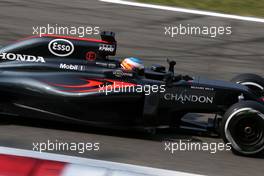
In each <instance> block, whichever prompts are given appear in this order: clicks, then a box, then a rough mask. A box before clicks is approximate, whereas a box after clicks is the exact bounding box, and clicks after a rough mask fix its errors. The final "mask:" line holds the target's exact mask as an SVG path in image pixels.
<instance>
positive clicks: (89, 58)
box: [86, 51, 96, 61]
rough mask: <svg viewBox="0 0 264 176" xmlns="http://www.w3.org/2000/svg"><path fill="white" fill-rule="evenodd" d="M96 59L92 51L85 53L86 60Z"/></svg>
mask: <svg viewBox="0 0 264 176" xmlns="http://www.w3.org/2000/svg"><path fill="white" fill-rule="evenodd" d="M95 59H96V53H95V52H93V51H89V52H87V53H86V60H88V61H94V60H95Z"/></svg>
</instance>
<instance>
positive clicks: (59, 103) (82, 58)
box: [0, 32, 264, 155]
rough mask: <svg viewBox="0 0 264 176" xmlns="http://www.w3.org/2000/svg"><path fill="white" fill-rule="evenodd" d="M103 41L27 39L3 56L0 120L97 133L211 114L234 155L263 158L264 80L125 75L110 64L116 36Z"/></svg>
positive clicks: (153, 70)
mask: <svg viewBox="0 0 264 176" xmlns="http://www.w3.org/2000/svg"><path fill="white" fill-rule="evenodd" d="M101 37H102V40H97V39H86V38H75V37H69V36H57V35H43V36H42V37H38V36H35V37H30V38H26V39H23V40H20V41H18V42H16V43H13V44H10V45H7V46H5V47H2V48H0V95H1V100H0V114H2V115H3V116H4V115H5V116H10V117H12V116H13V117H27V118H35V119H36V118H38V119H48V120H57V121H64V122H71V123H81V124H89V125H95V126H107V127H124V128H129V127H131V128H134V127H135V128H146V129H147V128H150V129H156V128H158V127H160V126H167V127H177V126H179V125H180V124H181V123H182V120H181V119H182V117H183V116H184V115H186V114H187V113H209V114H216V118H215V120H214V123H213V127H214V129H216V131H217V132H219V133H220V134H221V136H222V138H223V139H224V141H225V142H228V143H231V145H232V148H233V150H234V151H235V152H236V153H238V154H242V155H256V154H259V153H262V152H263V150H264V79H263V78H262V77H261V76H257V75H254V74H242V75H239V76H237V77H235V78H234V79H232V80H231V82H225V81H216V80H208V79H203V78H200V77H190V76H183V75H179V74H176V73H175V72H174V67H175V65H176V62H174V61H168V64H169V68H168V70H167V69H166V68H165V67H164V66H161V65H153V66H151V67H150V68H144V70H143V71H134V70H133V71H129V70H124V69H122V68H121V67H120V61H119V60H117V59H112V58H110V56H114V55H115V53H116V48H117V42H116V40H115V36H114V33H113V32H102V34H101Z"/></svg>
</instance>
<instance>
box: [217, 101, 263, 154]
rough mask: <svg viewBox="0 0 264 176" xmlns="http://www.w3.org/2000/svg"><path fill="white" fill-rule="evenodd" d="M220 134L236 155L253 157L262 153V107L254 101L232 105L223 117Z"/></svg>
mask: <svg viewBox="0 0 264 176" xmlns="http://www.w3.org/2000/svg"><path fill="white" fill-rule="evenodd" d="M220 132H221V136H222V138H223V140H224V141H225V142H226V143H230V144H231V146H232V149H233V152H234V153H236V154H240V155H246V156H255V155H258V154H261V153H263V151H264V106H263V105H261V104H259V103H257V102H254V101H242V102H239V103H237V104H235V105H233V106H232V107H230V108H229V109H228V110H227V111H226V113H225V115H224V116H223V120H222V123H221V126H220Z"/></svg>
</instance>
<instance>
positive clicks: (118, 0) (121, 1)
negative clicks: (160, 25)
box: [99, 0, 264, 23]
mask: <svg viewBox="0 0 264 176" xmlns="http://www.w3.org/2000/svg"><path fill="white" fill-rule="evenodd" d="M99 1H101V2H107V3H114V4H122V5H129V6H135V7H145V8H152V9H160V10H168V11H174V12H183V13H191V14H197V15H206V16H213V17H220V18H229V19H236V20H243V21H252V22H258V23H264V19H263V18H255V17H246V16H239V15H229V14H224V13H216V12H209V11H202V10H192V9H185V8H178V7H170V6H161V5H153V4H146V3H138V2H130V1H124V0H99Z"/></svg>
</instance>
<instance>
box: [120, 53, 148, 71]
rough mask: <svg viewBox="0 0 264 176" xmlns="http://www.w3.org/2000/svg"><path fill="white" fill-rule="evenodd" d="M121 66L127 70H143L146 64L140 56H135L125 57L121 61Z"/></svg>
mask: <svg viewBox="0 0 264 176" xmlns="http://www.w3.org/2000/svg"><path fill="white" fill-rule="evenodd" d="M121 67H122V68H123V69H125V70H129V71H137V72H138V71H142V70H144V65H143V62H142V61H141V60H140V59H138V58H134V57H129V58H125V59H124V60H123V61H122V62H121Z"/></svg>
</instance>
